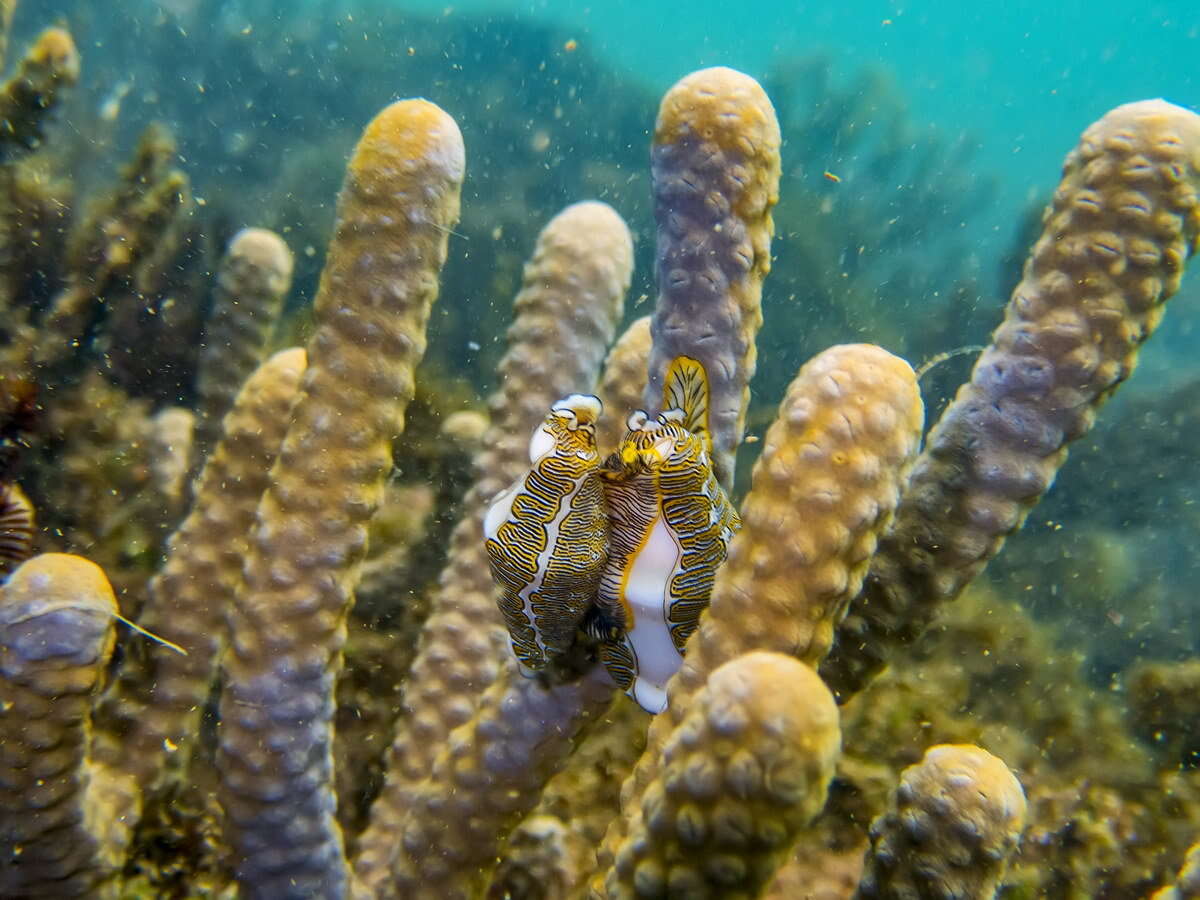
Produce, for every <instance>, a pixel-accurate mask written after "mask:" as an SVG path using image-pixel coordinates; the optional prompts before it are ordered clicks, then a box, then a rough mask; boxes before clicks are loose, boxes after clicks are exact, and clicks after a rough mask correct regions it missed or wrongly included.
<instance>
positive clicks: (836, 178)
mask: <svg viewBox="0 0 1200 900" xmlns="http://www.w3.org/2000/svg"><path fill="white" fill-rule="evenodd" d="M821 174H822V176H823V177H824V179H825V180H826V181H832V182H833V183H834V184H841V183H842V179H841V177H840V176H838V175H834V174H833V173H832V172H830V171H829V170H828V169H826V170H825V171H824V172H822V173H821Z"/></svg>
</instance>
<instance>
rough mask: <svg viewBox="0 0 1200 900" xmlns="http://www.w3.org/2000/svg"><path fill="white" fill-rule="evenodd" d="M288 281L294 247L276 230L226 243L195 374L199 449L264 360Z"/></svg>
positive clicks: (251, 231)
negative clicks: (276, 232) (197, 372)
mask: <svg viewBox="0 0 1200 900" xmlns="http://www.w3.org/2000/svg"><path fill="white" fill-rule="evenodd" d="M291 285H292V251H291V250H289V249H288V246H287V244H285V243H284V242H283V238H281V237H279V235H277V234H275V232H273V231H267V230H266V229H263V228H245V229H243V230H242V231H239V232H238V233H237V234H236V235H235V236H234V238H233V240H232V241H230V242H229V249H228V250H226V251H225V258H224V259H222V260H221V269H220V271H218V272H217V286H216V289H215V290H214V292H213V309H212V313H211V314H210V316H209V320H208V324H207V326H206V327H205V330H204V346H203V347H202V348H201V351H200V362H199V376H198V377H197V379H196V393H197V394H198V395H199V397H198V401H197V405H198V406H199V416H200V425H199V435H198V438H197V445H198V446H199V448H200V450H201V453H207V452H208V451H209V450H211V449H212V446H213V444H215V443H216V440H217V437H218V435H219V434H220V429H221V419H222V418H223V417H224V415H225V413H227V412H228V411H229V407H230V406H231V405H232V403H233V398H234V396H236V394H237V392H238V389H239V388H240V387H241V386H242V381H243V380H244V379H245V378H246V377H247V376H248V375H249V374H250V373H251V372H253V371H254V367H255V366H257V365H258V364H259V363H260V362H261V361H262V357H263V352H264V351H265V350H266V346H267V338H268V336H269V335H270V333H271V329H272V327H274V325H275V320H276V318H278V316H279V311H280V309H281V308H282V306H283V298H284V297H285V296H287V292H288V290H289V289H290V288H291Z"/></svg>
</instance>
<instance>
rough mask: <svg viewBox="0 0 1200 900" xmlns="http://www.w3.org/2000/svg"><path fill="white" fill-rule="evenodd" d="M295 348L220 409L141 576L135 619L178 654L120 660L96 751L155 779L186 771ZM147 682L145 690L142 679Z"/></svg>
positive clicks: (281, 429)
mask: <svg viewBox="0 0 1200 900" xmlns="http://www.w3.org/2000/svg"><path fill="white" fill-rule="evenodd" d="M304 368H305V354H304V351H303V350H302V349H300V348H294V349H291V350H284V351H281V352H279V353H276V354H275V355H274V356H272V357H271V358H270V359H269V360H268V361H267V362H265V363H263V364H262V365H261V366H260V367H259V368H258V370H257V371H256V372H254V373H253V374H252V375H251V376H250V378H249V379H248V380H247V381H246V384H245V385H244V386H243V387H242V390H241V392H240V393H239V395H238V397H237V399H236V401H235V403H234V406H233V409H232V410H231V411H230V413H229V414H228V415H227V416H226V417H225V429H224V430H225V433H224V436H223V437H222V439H221V441H220V443H218V444H217V446H216V448H215V450H214V451H213V453H212V455H211V456H210V457H209V460H208V462H207V464H206V465H205V467H204V471H203V472H202V473H201V475H200V479H199V482H198V484H197V487H196V500H195V503H194V504H193V506H192V511H191V512H190V513H189V514H188V516H187V518H186V519H184V521H183V524H182V525H180V526H179V529H178V531H176V532H175V534H174V535H172V536H171V539H170V543H169V550H168V554H167V559H166V562H165V563H164V564H163V567H162V570H161V571H160V572H159V573H158V575H156V576H155V577H154V579H153V580H152V581H151V582H150V589H149V597H148V599H147V601H146V605H145V607H144V609H143V612H142V616H141V624H142V625H143V626H144V627H145V628H147V629H149V630H150V631H152V632H153V633H155V634H157V635H159V636H160V637H163V638H166V639H167V640H169V641H172V642H174V643H176V644H178V645H179V646H180V647H182V648H183V649H184V650H186V651H187V656H181V655H179V654H176V653H170V652H167V651H166V650H165V649H164V648H163V647H160V646H157V645H154V644H141V645H139V650H141V651H142V652H141V653H140V657H141V659H140V662H141V664H140V665H133V660H127V661H126V663H127V664H126V666H125V667H124V668H123V670H122V673H121V677H120V680H119V681H118V687H117V690H116V692H115V696H114V697H113V698H111V700H110V702H109V704H108V706H109V714H110V715H112V716H113V717H114V718H115V719H116V720H117V721H118V722H120V723H122V724H123V726H124V728H123V730H125V731H126V733H124V734H122V735H121V736H120V738H119V740H118V742H117V743H116V745H115V746H111V747H109V748H108V752H107V753H106V754H105V756H104V757H103V758H104V759H106V761H108V762H109V763H111V764H112V765H114V766H121V767H122V768H125V769H127V770H130V771H132V772H134V773H135V774H136V775H137V778H138V781H139V783H140V784H141V785H142V786H143V788H144V789H147V790H150V789H152V788H154V787H155V783H156V781H158V780H159V779H160V778H161V777H163V776H164V774H166V773H165V772H164V771H163V769H164V765H169V766H170V768H171V770H172V772H173V773H174V774H176V775H178V774H179V773H180V772H183V771H185V770H186V767H187V765H188V762H189V757H190V755H191V751H192V746H193V743H194V741H195V740H196V739H197V737H198V735H199V732H200V715H201V713H202V711H203V710H204V707H205V704H206V703H207V702H208V695H209V690H210V688H211V685H212V683H213V679H214V677H215V675H216V667H217V663H218V660H219V658H220V653H221V650H222V648H223V647H224V645H225V641H226V630H225V615H226V611H227V609H228V607H229V606H230V605H231V604H232V602H233V598H234V596H235V595H236V593H237V591H238V589H239V588H240V586H241V583H242V566H243V563H244V561H245V558H246V554H247V552H248V550H249V537H250V530H251V526H252V525H253V524H254V514H255V510H256V509H257V507H258V501H259V498H260V497H261V496H262V494H263V491H265V490H266V489H267V486H268V484H269V480H268V476H269V474H270V472H271V466H272V464H273V463H274V462H275V457H276V455H277V454H278V453H279V447H280V445H281V444H282V443H283V438H284V434H285V432H286V430H287V426H288V421H289V413H290V411H291V408H292V403H293V401H294V400H295V399H296V395H297V393H298V391H299V387H300V378H301V376H302V375H303V374H304ZM146 685H149V686H150V690H149V692H148V693H147V694H146V695H145V696H142V694H143V692H145V686H146Z"/></svg>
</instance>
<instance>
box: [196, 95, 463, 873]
mask: <svg viewBox="0 0 1200 900" xmlns="http://www.w3.org/2000/svg"><path fill="white" fill-rule="evenodd" d="M464 174H465V154H464V150H463V144H462V136H461V135H460V134H459V131H458V126H457V125H456V124H455V123H454V120H453V119H451V118H450V117H449V116H448V115H447V114H446V113H444V112H443V111H442V110H441V109H439V108H438V107H437V106H435V105H434V104H432V103H428V102H425V101H420V100H403V101H398V102H396V103H395V104H393V105H391V106H389V107H387V108H386V109H384V110H383V111H382V112H380V113H379V115H378V116H376V118H375V119H374V120H373V121H372V122H371V123H370V124H369V125H368V126H367V128H366V130H365V131H364V132H363V136H362V138H361V139H360V141H359V143H358V146H357V148H356V149H355V152H354V156H353V157H352V158H351V160H350V164H349V166H348V168H347V171H346V181H345V184H344V186H343V188H342V194H341V198H340V199H339V202H338V222H337V226H336V228H335V231H334V236H333V240H332V242H331V244H330V247H329V252H328V255H327V258H326V264H325V270H324V272H323V273H322V276H321V288H320V290H319V292H318V294H317V298H316V301H315V315H316V319H317V329H316V331H315V333H314V334H313V338H312V340H311V341H310V344H309V347H308V367H307V369H306V370H305V373H304V378H303V380H302V383H301V389H300V390H301V393H300V396H299V397H298V398H297V400H296V402H295V405H294V407H293V409H292V411H291V414H290V423H289V425H288V430H287V434H286V436H285V437H284V440H283V445H282V447H281V448H280V450H279V455H278V457H277V458H276V461H275V464H274V466H273V467H272V469H271V474H270V480H269V484H268V486H267V489H266V491H265V493H264V494H263V497H262V500H261V501H260V502H259V505H258V511H257V514H256V517H257V525H256V527H255V528H254V531H253V533H252V535H251V539H250V550H249V557H248V559H247V562H246V568H245V581H244V584H243V585H242V586H241V588H240V589H239V590H238V591H237V592H236V594H235V596H234V599H233V603H232V604H231V605H230V607H229V609H228V626H229V632H230V651H229V652H228V653H227V654H226V655H225V658H224V664H223V670H224V678H225V689H224V691H223V693H222V697H221V725H220V735H219V747H218V755H217V768H218V771H219V772H220V775H221V781H222V792H221V796H222V802H223V804H224V807H225V811H226V815H227V817H228V822H229V824H230V825H231V827H232V839H233V844H234V847H235V848H236V854H237V858H238V863H237V866H238V872H239V881H240V882H241V885H242V890H243V892H244V893H245V894H246V895H247V896H261V897H285V896H288V897H290V896H295V897H304V896H312V895H314V894H323V895H337V894H340V893H344V892H345V890H346V886H347V880H348V879H347V869H346V863H345V857H344V850H343V845H342V836H341V832H340V829H339V828H338V826H337V823H336V821H335V820H334V806H335V800H334V795H333V788H332V778H331V773H332V767H333V760H332V739H333V727H332V721H331V720H332V716H333V703H332V700H333V687H334V679H335V677H336V675H337V671H338V668H339V667H340V663H341V650H342V644H343V643H344V641H345V637H346V616H347V614H348V613H349V608H350V604H351V602H352V598H353V591H354V585H355V582H356V579H357V575H358V569H359V566H360V564H361V562H362V558H363V553H364V551H365V549H366V526H367V522H368V521H369V520H370V518H371V516H372V515H373V514H374V512H375V510H376V508H377V507H378V506H379V503H380V500H381V498H382V495H383V489H384V483H385V479H386V477H387V475H388V472H389V470H390V468H391V462H392V455H391V442H392V439H393V438H394V437H395V435H396V434H397V433H398V432H400V431H402V430H403V428H404V411H405V407H406V406H407V404H408V401H409V400H410V399H411V398H412V395H413V370H414V368H415V367H416V364H417V363H418V362H419V361H420V358H421V355H422V353H423V352H424V349H425V326H426V323H427V322H428V320H429V313H430V310H431V308H432V305H433V301H434V298H435V297H436V296H437V277H438V273H439V271H440V269H441V265H442V263H443V262H444V261H445V258H446V248H447V241H448V239H449V232H450V230H451V229H452V228H453V226H454V224H455V223H456V222H457V221H458V214H459V192H460V190H461V186H462V179H463V176H464Z"/></svg>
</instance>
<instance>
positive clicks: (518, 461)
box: [356, 203, 633, 893]
mask: <svg viewBox="0 0 1200 900" xmlns="http://www.w3.org/2000/svg"><path fill="white" fill-rule="evenodd" d="M632 268H633V243H632V239H631V238H630V235H629V229H628V228H627V227H626V226H625V223H624V222H623V221H622V220H621V217H620V216H618V215H617V214H616V213H615V212H614V211H613V210H612V209H611V208H610V207H608V206H606V205H604V204H602V203H580V204H576V205H575V206H571V207H568V208H567V209H566V210H564V211H563V212H561V213H560V214H559V215H558V216H556V217H555V218H554V219H553V220H552V221H551V222H550V223H549V224H547V225H546V227H545V228H544V229H543V231H542V233H541V235H540V236H539V238H538V244H537V248H536V249H535V251H534V255H533V258H532V260H531V261H530V262H529V264H528V265H527V266H526V268H525V279H524V283H523V284H522V287H521V291H520V293H519V294H518V295H517V297H516V299H515V301H514V312H515V320H514V322H513V325H512V327H511V328H510V329H509V332H508V341H509V349H508V352H507V353H506V354H505V356H504V359H503V360H502V361H501V363H500V367H499V384H500V389H499V391H498V392H497V393H496V394H495V395H494V396H493V397H492V398H491V402H490V406H491V410H492V426H491V428H490V429H489V430H488V433H487V435H486V436H485V438H484V441H483V446H484V448H485V449H484V450H483V451H482V452H481V453H480V454H479V456H478V458H477V460H476V466H475V468H476V472H477V473H478V480H477V481H476V483H475V485H474V486H473V487H472V489H471V490H470V492H468V494H467V496H466V497H465V498H464V500H463V513H462V519H461V520H460V522H459V524H458V526H457V527H456V528H455V530H454V535H453V536H452V538H451V545H450V559H449V561H448V563H447V566H446V569H445V571H444V572H443V573H442V576H441V580H440V582H439V586H438V591H437V594H436V596H435V598H434V609H433V613H432V615H431V616H430V618H429V620H428V621H427V623H426V626H425V630H424V633H423V635H422V639H421V646H420V649H419V651H418V657H417V660H416V661H415V662H414V664H413V668H412V671H411V672H410V674H409V678H408V683H407V685H406V688H405V694H404V710H403V713H402V716H401V720H400V722H399V724H398V728H397V735H396V740H395V743H394V744H393V746H392V750H391V760H390V763H389V767H388V779H387V783H386V784H385V785H384V789H383V792H382V793H381V795H380V796H379V798H378V799H377V800H376V802H375V804H374V806H373V808H372V810H371V825H370V826H369V827H368V829H367V830H366V831H365V832H364V833H363V837H362V842H361V845H360V846H361V848H362V849H361V852H360V855H359V859H358V861H357V863H356V871H357V873H358V875H359V877H360V878H361V879H362V880H363V882H364V883H365V884H366V885H368V886H369V887H370V888H371V889H372V890H373V891H374V892H376V893H382V892H384V891H386V890H389V889H390V888H387V887H386V884H387V882H388V879H389V878H390V873H391V871H392V867H393V855H394V853H395V852H396V850H397V848H396V834H397V833H398V831H399V829H400V827H401V822H402V821H403V817H404V816H405V815H406V814H407V812H408V810H409V809H411V808H413V806H414V797H415V792H416V791H418V790H420V789H421V782H422V781H423V780H424V779H426V778H428V777H429V776H430V775H431V773H432V772H433V766H434V761H435V760H436V758H437V755H438V753H439V752H440V751H441V750H442V748H443V747H445V746H446V741H447V739H448V737H449V735H450V732H451V731H452V730H453V729H455V728H456V727H458V726H459V725H462V724H463V723H465V722H467V721H468V720H469V719H470V718H471V717H472V715H473V714H474V712H475V709H476V705H477V703H478V702H479V701H478V698H479V696H480V695H481V694H482V693H483V692H485V691H486V690H487V689H488V686H489V685H490V684H492V683H493V682H494V681H495V680H496V679H497V678H498V677H499V676H500V673H501V672H502V671H507V672H509V674H515V672H516V664H515V660H514V659H513V657H512V651H511V650H510V649H509V640H508V632H507V630H506V629H505V627H504V625H503V620H502V619H501V616H500V612H499V610H498V609H497V608H496V601H495V596H496V592H495V588H494V587H493V585H492V580H491V576H490V574H489V572H488V564H487V555H486V553H485V552H484V545H483V514H484V510H485V509H486V508H487V505H488V504H489V503H490V501H491V499H492V498H493V497H494V496H495V495H496V494H497V493H499V492H500V491H501V490H503V489H504V488H507V487H508V486H509V484H510V483H511V482H512V481H513V480H514V479H516V478H517V477H518V476H519V475H521V474H522V473H523V472H524V471H525V470H526V469H527V468H528V466H529V455H528V441H529V435H530V433H531V432H532V431H533V429H534V427H535V426H536V425H537V424H538V423H539V422H540V421H541V420H542V418H543V417H544V416H545V414H546V409H547V408H548V407H549V406H550V405H551V404H552V403H553V402H554V401H556V400H558V399H559V398H560V397H562V396H564V395H565V394H569V393H572V392H573V391H578V390H581V389H584V388H588V387H590V386H591V385H592V384H593V383H594V382H595V380H596V375H597V370H598V369H599V366H600V361H601V359H602V358H603V354H604V348H605V346H606V345H607V344H608V342H609V341H610V340H612V336H613V332H614V331H615V330H616V324H617V321H618V320H619V319H620V315H621V307H622V305H623V303H624V296H625V291H626V289H627V288H628V286H629V279H630V275H631V272H632ZM517 677H518V678H519V676H517ZM497 690H499V691H503V688H498V689H497ZM544 726H545V727H546V728H548V729H550V731H551V732H553V731H555V730H557V729H558V728H559V727H560V726H559V724H558V723H557V722H546V723H544ZM459 824H460V823H455V827H457V826H458V825H459Z"/></svg>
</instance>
